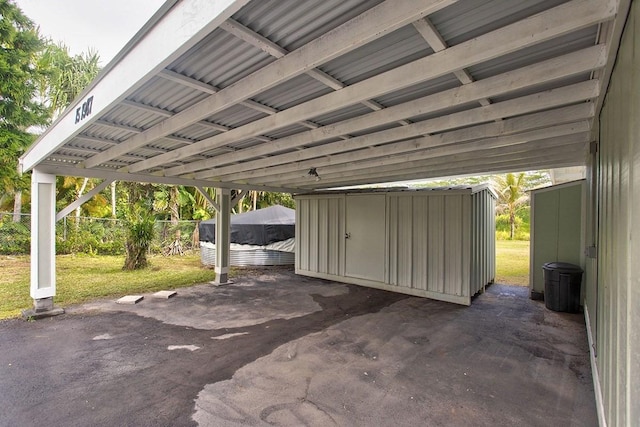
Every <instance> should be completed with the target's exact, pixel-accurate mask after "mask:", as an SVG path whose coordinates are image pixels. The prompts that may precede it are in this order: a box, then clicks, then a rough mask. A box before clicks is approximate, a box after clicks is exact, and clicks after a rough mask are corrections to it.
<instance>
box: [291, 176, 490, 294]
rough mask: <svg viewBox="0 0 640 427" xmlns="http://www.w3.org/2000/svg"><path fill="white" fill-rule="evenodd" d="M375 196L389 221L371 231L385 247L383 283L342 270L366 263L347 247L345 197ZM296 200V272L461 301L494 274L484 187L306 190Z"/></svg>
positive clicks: (483, 284)
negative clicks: (353, 190)
mask: <svg viewBox="0 0 640 427" xmlns="http://www.w3.org/2000/svg"><path fill="white" fill-rule="evenodd" d="M374 193H375V194H381V193H382V194H384V195H385V197H383V198H381V199H380V200H381V201H382V203H384V204H385V209H382V210H381V211H382V212H384V216H385V221H384V223H385V226H384V227H380V229H377V230H368V232H370V233H376V234H377V238H376V239H374V240H375V241H377V242H379V244H380V245H383V246H384V251H385V257H384V261H383V262H384V263H385V265H384V272H385V273H384V280H383V281H379V280H367V279H363V277H350V276H349V274H347V273H345V272H348V271H350V269H349V268H347V267H349V265H350V264H348V263H350V262H359V261H361V259H353V258H349V256H350V255H349V254H351V252H348V253H346V252H345V241H346V238H347V237H348V236H346V233H345V231H346V230H352V229H353V228H354V227H353V226H349V225H348V224H347V223H346V222H347V218H348V216H347V215H346V212H345V207H346V206H347V205H348V203H346V202H347V201H349V200H352V199H355V198H356V197H361V196H363V195H366V194H374ZM296 202H297V208H296V214H297V217H296V236H297V241H298V245H297V251H296V257H297V259H296V272H297V273H298V274H302V275H307V276H312V277H321V278H325V279H330V280H337V281H342V282H346V283H354V284H359V285H364V286H370V287H374V288H379V289H386V290H390V291H395V292H400V293H405V294H410V295H417V296H422V297H428V298H433V299H438V300H443V301H449V302H454V303H458V304H464V305H469V304H471V297H472V296H473V295H475V294H476V293H478V292H480V291H482V290H483V288H484V286H485V285H486V284H488V283H492V282H493V281H494V279H495V195H494V194H493V193H492V192H491V191H490V190H489V189H488V188H487V187H477V188H470V187H465V188H455V189H429V190H419V191H389V192H380V191H375V192H370V193H366V192H357V193H340V194H329V195H327V194H323V195H303V196H297V197H296ZM349 242H351V240H349ZM350 244H351V243H350ZM363 249H366V248H363ZM362 256H367V251H366V250H363V251H362V255H361V257H362Z"/></svg>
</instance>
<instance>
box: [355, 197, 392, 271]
mask: <svg viewBox="0 0 640 427" xmlns="http://www.w3.org/2000/svg"><path fill="white" fill-rule="evenodd" d="M385 212H386V208H385V195H384V194H374V195H370V194H367V195H349V196H347V198H346V216H347V220H346V224H345V225H346V227H345V237H346V266H345V269H346V275H347V276H349V277H355V278H359V279H368V280H374V281H376V282H384V272H385V268H384V267H385V262H384V261H385V259H384V253H385V251H384V244H385V224H386V220H385Z"/></svg>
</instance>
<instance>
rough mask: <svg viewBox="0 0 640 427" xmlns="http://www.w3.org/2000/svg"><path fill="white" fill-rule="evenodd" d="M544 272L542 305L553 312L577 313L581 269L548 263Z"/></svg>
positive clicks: (557, 263) (558, 263) (564, 264)
mask: <svg viewBox="0 0 640 427" xmlns="http://www.w3.org/2000/svg"><path fill="white" fill-rule="evenodd" d="M542 269H543V270H544V305H545V306H546V307H547V308H548V309H549V310H553V311H564V312H567V313H578V312H579V311H580V287H581V285H582V269H581V268H580V267H578V266H577V265H573V264H569V263H566V262H548V263H546V264H544V265H543V266H542Z"/></svg>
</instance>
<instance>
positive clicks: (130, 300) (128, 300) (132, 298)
mask: <svg viewBox="0 0 640 427" xmlns="http://www.w3.org/2000/svg"><path fill="white" fill-rule="evenodd" d="M143 299H144V297H143V296H142V295H125V296H123V297H122V298H120V299H118V300H117V301H116V304H127V305H134V304H137V303H139V302H140V301H142V300H143Z"/></svg>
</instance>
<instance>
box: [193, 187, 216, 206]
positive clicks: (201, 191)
mask: <svg viewBox="0 0 640 427" xmlns="http://www.w3.org/2000/svg"><path fill="white" fill-rule="evenodd" d="M195 189H196V190H198V192H199V193H200V194H202V197H204V198H205V200H206V201H207V202H208V203H209V204H210V205H211V207H213V209H215V210H216V211H219V210H220V205H219V204H218V203H217V202H216V201H215V200H213V199H212V198H211V196H209V193H207V192H206V190H205V189H204V188H203V187H201V186H199V185H196V186H195Z"/></svg>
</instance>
